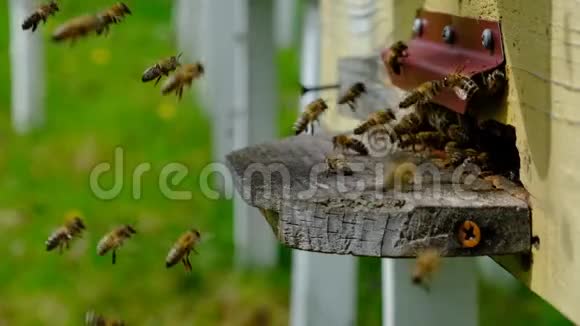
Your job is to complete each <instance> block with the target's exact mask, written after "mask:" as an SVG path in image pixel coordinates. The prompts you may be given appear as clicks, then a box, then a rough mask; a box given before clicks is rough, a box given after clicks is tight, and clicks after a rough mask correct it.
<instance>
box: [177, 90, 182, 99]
mask: <svg viewBox="0 0 580 326" xmlns="http://www.w3.org/2000/svg"><path fill="white" fill-rule="evenodd" d="M182 96H183V87H179V90H178V91H177V97H178V98H179V100H180V101H181V97H182Z"/></svg>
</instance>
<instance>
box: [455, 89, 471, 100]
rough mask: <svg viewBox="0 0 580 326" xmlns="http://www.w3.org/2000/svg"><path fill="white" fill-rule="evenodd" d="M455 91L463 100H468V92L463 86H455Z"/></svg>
mask: <svg viewBox="0 0 580 326" xmlns="http://www.w3.org/2000/svg"><path fill="white" fill-rule="evenodd" d="M453 91H454V92H455V95H457V97H459V98H460V99H461V100H462V101H465V100H467V96H468V93H467V92H466V91H465V90H464V89H463V88H461V87H458V86H455V87H453Z"/></svg>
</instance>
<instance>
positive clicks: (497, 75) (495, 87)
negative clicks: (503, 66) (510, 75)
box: [483, 69, 506, 95]
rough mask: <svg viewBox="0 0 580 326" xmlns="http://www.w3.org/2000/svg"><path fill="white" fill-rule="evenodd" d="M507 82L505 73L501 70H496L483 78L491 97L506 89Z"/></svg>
mask: <svg viewBox="0 0 580 326" xmlns="http://www.w3.org/2000/svg"><path fill="white" fill-rule="evenodd" d="M505 82H506V78H505V73H504V72H503V71H501V70H500V69H496V70H494V71H493V72H492V73H490V74H488V75H487V76H485V77H484V78H483V83H484V85H485V87H486V88H487V92H488V94H490V95H494V94H497V93H499V91H501V90H502V89H503V88H504V86H505Z"/></svg>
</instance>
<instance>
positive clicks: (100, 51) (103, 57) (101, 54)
mask: <svg viewBox="0 0 580 326" xmlns="http://www.w3.org/2000/svg"><path fill="white" fill-rule="evenodd" d="M91 60H92V61H93V63H95V64H97V65H100V66H104V65H106V64H108V63H109V61H111V52H110V51H109V49H105V48H96V49H93V51H91Z"/></svg>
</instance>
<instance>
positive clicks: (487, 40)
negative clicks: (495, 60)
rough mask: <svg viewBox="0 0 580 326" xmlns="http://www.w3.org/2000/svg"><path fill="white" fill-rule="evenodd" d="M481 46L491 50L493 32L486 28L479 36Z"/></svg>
mask: <svg viewBox="0 0 580 326" xmlns="http://www.w3.org/2000/svg"><path fill="white" fill-rule="evenodd" d="M481 44H482V45H483V47H484V48H486V49H488V50H491V49H493V32H492V31H491V29H489V28H486V29H484V30H483V33H482V34H481Z"/></svg>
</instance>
